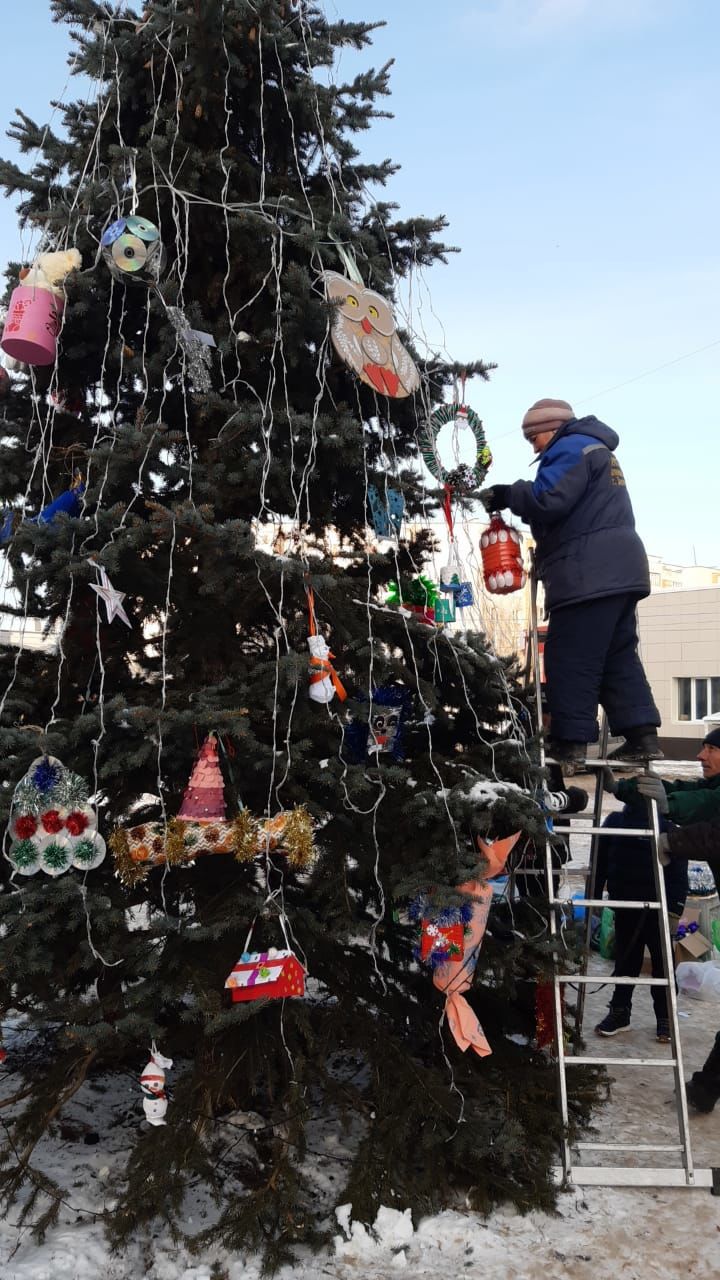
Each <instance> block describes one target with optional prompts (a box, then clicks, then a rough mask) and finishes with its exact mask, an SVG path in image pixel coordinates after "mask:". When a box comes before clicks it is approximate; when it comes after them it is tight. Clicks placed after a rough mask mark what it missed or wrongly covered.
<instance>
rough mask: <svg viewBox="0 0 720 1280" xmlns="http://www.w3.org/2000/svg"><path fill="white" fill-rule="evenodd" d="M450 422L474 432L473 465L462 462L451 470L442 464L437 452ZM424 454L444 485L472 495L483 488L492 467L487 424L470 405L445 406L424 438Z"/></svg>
mask: <svg viewBox="0 0 720 1280" xmlns="http://www.w3.org/2000/svg"><path fill="white" fill-rule="evenodd" d="M449 422H456V423H457V424H458V425H459V426H462V427H464V426H468V427H469V428H470V430H471V431H472V433H473V435H474V437H475V444H476V446H477V454H476V457H475V462H474V464H473V465H472V466H469V465H468V464H467V463H461V464H460V466H458V467H454V468H453V469H452V470H450V471H448V470H446V468H445V467H444V466H443V465H442V462H441V461H440V455H439V453H438V450H437V437H438V435H439V433H440V431H441V430H442V428H443V427H445V426H447V424H448V423H449ZM420 453H421V454H422V460H423V462H424V463H425V466H426V467H427V469H428V471H429V472H430V474H431V475H433V476H434V477H435V479H436V480H439V481H440V484H443V485H450V486H451V487H452V488H453V489H454V490H455V491H456V492H457V493H465V494H469V493H472V492H473V490H474V489H479V488H480V486H481V485H482V483H483V481H484V479H485V477H486V475H487V473H488V471H489V470H490V466H491V464H492V454H491V452H490V450H489V448H488V444H487V440H486V439H485V432H484V430H483V424H482V422H481V421H480V418H479V417H478V415H477V414H476V413H475V410H474V409H471V408H470V406H469V405H466V404H441V405H440V407H439V408H438V409H435V410H434V411H433V413H431V414H430V417H429V418H428V420H427V422H426V423H425V426H424V427H423V430H422V434H421V437H420Z"/></svg>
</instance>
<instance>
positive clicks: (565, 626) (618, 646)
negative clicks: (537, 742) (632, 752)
mask: <svg viewBox="0 0 720 1280" xmlns="http://www.w3.org/2000/svg"><path fill="white" fill-rule="evenodd" d="M636 604H637V597H636V596H635V595H627V594H626V595H618V596H605V597H603V598H602V599H600V600H584V601H583V602H582V603H580V604H568V605H563V606H561V607H560V608H559V609H553V610H552V611H551V613H550V621H549V624H548V633H547V639H546V641H545V679H546V682H547V705H548V710H549V712H550V732H551V734H552V736H553V737H554V738H562V739H565V740H568V741H570V742H596V741H597V737H598V727H597V709H598V703H601V704H602V706H603V707H604V708H605V711H606V712H607V716H608V720H609V723H610V732H611V734H613V735H615V734H621V733H622V734H624V733H627V731H628V730H629V729H634V728H637V727H639V726H640V725H652V726H655V727H657V726H658V725H659V724H660V715H659V713H658V709H657V707H656V706H655V703H654V702H653V696H652V692H651V690H650V685H649V684H648V681H647V676H646V675H645V671H644V669H643V665H642V663H641V661H640V657H639V654H638V633H637V620H636V616H635V608H636Z"/></svg>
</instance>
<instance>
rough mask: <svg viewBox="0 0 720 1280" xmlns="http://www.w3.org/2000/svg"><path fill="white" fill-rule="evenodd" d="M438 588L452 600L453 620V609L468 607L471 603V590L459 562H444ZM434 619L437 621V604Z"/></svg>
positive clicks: (472, 601)
mask: <svg viewBox="0 0 720 1280" xmlns="http://www.w3.org/2000/svg"><path fill="white" fill-rule="evenodd" d="M440 590H441V591H442V592H444V593H445V594H446V595H448V596H450V598H451V599H452V602H453V606H454V607H453V621H454V620H455V618H454V610H455V608H457V609H469V608H470V607H471V606H472V605H473V603H474V599H473V592H472V587H471V585H470V583H469V582H468V581H467V579H466V577H465V571H464V569H463V567H462V565H461V564H459V563H456V564H444V565H443V567H442V569H441V570H440ZM435 621H436V622H439V621H442V619H439V618H438V616H437V605H436V606H435Z"/></svg>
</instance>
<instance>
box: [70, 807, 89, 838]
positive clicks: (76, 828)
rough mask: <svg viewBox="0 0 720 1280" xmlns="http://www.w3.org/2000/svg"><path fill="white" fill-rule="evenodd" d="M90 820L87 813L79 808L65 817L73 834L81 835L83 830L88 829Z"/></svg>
mask: <svg viewBox="0 0 720 1280" xmlns="http://www.w3.org/2000/svg"><path fill="white" fill-rule="evenodd" d="M88 822H89V818H88V816H87V814H86V813H81V812H80V811H79V810H77V809H76V810H75V811H74V812H73V813H69V814H68V816H67V818H66V819H65V826H66V827H67V829H68V831H69V832H70V835H71V836H81V835H82V833H83V831H85V830H86V829H87V826H88Z"/></svg>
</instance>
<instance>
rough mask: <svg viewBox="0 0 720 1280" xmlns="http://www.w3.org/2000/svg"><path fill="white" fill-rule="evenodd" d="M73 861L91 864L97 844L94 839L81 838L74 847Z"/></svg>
mask: <svg viewBox="0 0 720 1280" xmlns="http://www.w3.org/2000/svg"><path fill="white" fill-rule="evenodd" d="M73 855H74V856H73V861H75V862H82V863H84V864H86V865H88V866H89V864H90V863H91V862H93V860H94V858H95V844H94V842H93V841H92V840H80V841H79V842H78V843H77V844H76V845H75V848H74V849H73Z"/></svg>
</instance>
